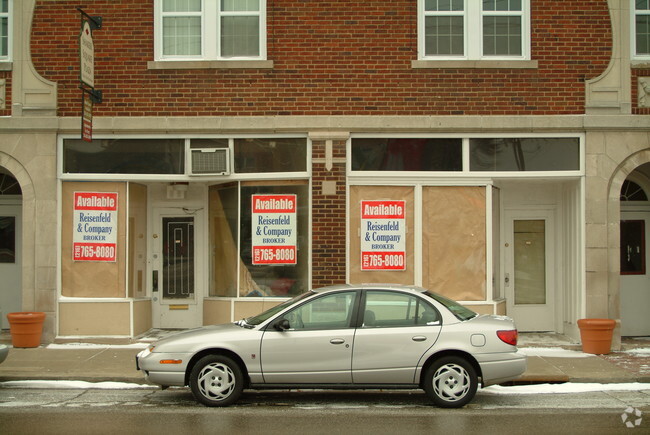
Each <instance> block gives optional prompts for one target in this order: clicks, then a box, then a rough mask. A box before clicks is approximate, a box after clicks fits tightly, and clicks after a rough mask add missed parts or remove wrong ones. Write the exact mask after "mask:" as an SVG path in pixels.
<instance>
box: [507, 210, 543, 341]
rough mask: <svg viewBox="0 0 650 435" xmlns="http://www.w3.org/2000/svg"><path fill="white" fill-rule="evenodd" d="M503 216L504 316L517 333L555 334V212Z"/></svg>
mask: <svg viewBox="0 0 650 435" xmlns="http://www.w3.org/2000/svg"><path fill="white" fill-rule="evenodd" d="M505 215H506V217H505V224H506V231H505V245H504V246H505V260H506V263H505V277H504V290H505V294H506V307H507V315H508V316H510V317H512V318H513V319H514V320H515V322H516V324H517V328H518V329H519V330H520V331H554V330H555V268H554V266H553V264H554V259H555V252H554V245H555V244H554V217H553V216H554V212H553V210H507V211H506V214H505Z"/></svg>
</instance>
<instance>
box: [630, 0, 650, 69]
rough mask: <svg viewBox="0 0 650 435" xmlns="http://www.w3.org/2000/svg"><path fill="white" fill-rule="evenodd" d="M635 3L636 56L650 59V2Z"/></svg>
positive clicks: (645, 0) (648, 0)
mask: <svg viewBox="0 0 650 435" xmlns="http://www.w3.org/2000/svg"><path fill="white" fill-rule="evenodd" d="M632 1H634V3H635V4H634V46H635V49H634V55H635V56H636V57H643V58H647V57H650V0H632Z"/></svg>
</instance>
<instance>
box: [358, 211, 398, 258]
mask: <svg viewBox="0 0 650 435" xmlns="http://www.w3.org/2000/svg"><path fill="white" fill-rule="evenodd" d="M361 270H374V271H379V270H406V205H405V201H361Z"/></svg>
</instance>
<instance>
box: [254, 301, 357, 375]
mask: <svg viewBox="0 0 650 435" xmlns="http://www.w3.org/2000/svg"><path fill="white" fill-rule="evenodd" d="M357 299H358V292H356V291H341V292H336V293H328V294H325V295H322V296H320V297H317V298H315V299H311V300H309V301H307V302H305V303H304V304H302V305H300V306H298V307H296V308H294V309H293V310H291V311H289V312H287V313H285V314H284V315H283V316H282V318H283V319H286V320H288V321H289V328H288V329H286V330H282V331H280V330H277V329H275V328H274V327H273V325H274V324H275V323H277V321H278V320H279V319H276V320H275V321H274V322H272V323H271V326H269V327H268V328H267V330H266V331H265V332H264V335H263V336H262V344H261V351H260V353H261V363H262V374H263V376H264V382H265V383H268V384H324V383H352V374H351V365H352V363H351V362H352V341H353V339H354V328H353V327H352V319H353V318H354V316H355V313H356V306H357Z"/></svg>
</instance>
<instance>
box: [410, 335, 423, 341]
mask: <svg viewBox="0 0 650 435" xmlns="http://www.w3.org/2000/svg"><path fill="white" fill-rule="evenodd" d="M411 340H413V341H426V340H427V337H425V336H424V335H416V336H415V337H413V338H411Z"/></svg>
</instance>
